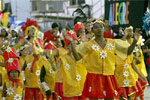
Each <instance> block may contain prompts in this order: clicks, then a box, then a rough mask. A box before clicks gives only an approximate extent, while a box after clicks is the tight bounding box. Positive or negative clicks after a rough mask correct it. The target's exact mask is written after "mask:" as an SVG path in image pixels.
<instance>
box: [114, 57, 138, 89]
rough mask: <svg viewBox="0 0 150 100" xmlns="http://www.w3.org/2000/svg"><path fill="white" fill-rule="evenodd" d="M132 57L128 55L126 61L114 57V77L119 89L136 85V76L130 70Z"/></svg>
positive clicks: (131, 69)
mask: <svg viewBox="0 0 150 100" xmlns="http://www.w3.org/2000/svg"><path fill="white" fill-rule="evenodd" d="M132 62H133V55H129V56H128V58H127V59H126V60H123V59H121V58H120V57H119V56H116V69H115V77H116V79H117V82H118V85H119V87H132V86H135V85H136V81H137V77H138V75H137V74H136V72H135V71H134V70H133V68H132V65H131V64H132Z"/></svg>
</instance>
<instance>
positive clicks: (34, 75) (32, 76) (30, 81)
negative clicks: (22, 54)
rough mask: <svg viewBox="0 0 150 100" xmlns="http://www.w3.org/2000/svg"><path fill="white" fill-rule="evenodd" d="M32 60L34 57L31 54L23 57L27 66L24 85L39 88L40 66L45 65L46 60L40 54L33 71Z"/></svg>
mask: <svg viewBox="0 0 150 100" xmlns="http://www.w3.org/2000/svg"><path fill="white" fill-rule="evenodd" d="M33 60H34V57H33V56H32V55H29V56H27V57H26V58H25V61H26V64H27V67H26V68H25V76H26V81H25V87H28V88H40V73H41V68H42V67H43V66H44V65H45V61H47V59H46V58H44V57H43V56H40V57H39V59H38V60H37V61H36V62H35V64H34V66H33V72H31V66H32V62H33Z"/></svg>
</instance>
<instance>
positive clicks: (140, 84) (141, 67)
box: [135, 46, 148, 100]
mask: <svg viewBox="0 0 150 100" xmlns="http://www.w3.org/2000/svg"><path fill="white" fill-rule="evenodd" d="M136 56H137V57H138V58H139V60H140V61H141V63H140V64H137V68H138V70H139V71H140V73H141V74H142V75H143V76H144V77H147V71H146V67H145V62H144V56H143V52H142V49H141V47H140V46H138V51H137V52H136ZM136 85H137V87H138V89H139V91H138V92H137V93H136V94H135V97H136V98H135V100H136V99H137V98H138V97H140V98H141V100H144V90H145V88H146V86H147V85H148V81H146V82H143V81H142V80H141V78H138V81H137V82H136Z"/></svg>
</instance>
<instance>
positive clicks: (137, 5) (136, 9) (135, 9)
mask: <svg viewBox="0 0 150 100" xmlns="http://www.w3.org/2000/svg"><path fill="white" fill-rule="evenodd" d="M127 1H129V2H130V5H129V6H128V11H129V15H128V19H129V24H123V25H113V26H112V29H113V31H114V32H115V33H118V31H119V27H123V28H126V27H128V26H130V25H132V26H133V28H134V29H135V28H142V26H143V22H142V17H143V16H144V13H145V11H146V10H147V7H148V0H105V19H109V9H110V8H109V7H110V4H113V3H117V2H118V3H121V2H127Z"/></svg>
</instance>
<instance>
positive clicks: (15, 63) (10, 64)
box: [6, 58, 20, 73]
mask: <svg viewBox="0 0 150 100" xmlns="http://www.w3.org/2000/svg"><path fill="white" fill-rule="evenodd" d="M6 69H7V73H8V72H10V71H12V70H17V71H19V72H20V65H19V60H18V59H14V58H9V59H8V60H7V62H6Z"/></svg>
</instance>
